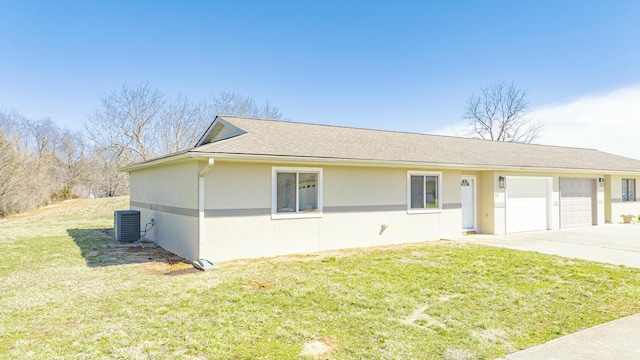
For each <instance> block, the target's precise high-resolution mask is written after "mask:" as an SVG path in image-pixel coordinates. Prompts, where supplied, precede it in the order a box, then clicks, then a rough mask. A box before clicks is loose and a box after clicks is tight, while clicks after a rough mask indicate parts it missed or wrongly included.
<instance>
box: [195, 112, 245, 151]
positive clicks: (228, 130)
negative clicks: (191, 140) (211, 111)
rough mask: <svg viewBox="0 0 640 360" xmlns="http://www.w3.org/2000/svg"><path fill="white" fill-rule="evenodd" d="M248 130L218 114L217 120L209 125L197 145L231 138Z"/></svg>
mask: <svg viewBox="0 0 640 360" xmlns="http://www.w3.org/2000/svg"><path fill="white" fill-rule="evenodd" d="M245 133H246V132H245V131H244V130H242V129H240V128H238V127H236V126H233V125H232V124H230V123H228V122H227V121H225V120H223V119H222V118H221V117H219V116H217V117H216V118H215V120H213V122H212V123H211V125H209V127H208V128H207V131H205V133H204V135H202V137H200V140H198V143H197V144H196V147H198V146H202V145H204V144H210V143H214V142H216V141H220V140H224V139H229V138H232V137H235V136H239V135H242V134H245Z"/></svg>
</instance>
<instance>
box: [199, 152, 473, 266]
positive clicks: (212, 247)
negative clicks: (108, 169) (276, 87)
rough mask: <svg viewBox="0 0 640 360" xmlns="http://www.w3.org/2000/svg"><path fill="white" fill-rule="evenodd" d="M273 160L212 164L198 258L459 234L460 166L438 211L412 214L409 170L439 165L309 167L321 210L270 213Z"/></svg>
mask: <svg viewBox="0 0 640 360" xmlns="http://www.w3.org/2000/svg"><path fill="white" fill-rule="evenodd" d="M274 166H285V165H283V164H276V163H273V164H272V163H243V162H228V161H217V162H216V164H215V165H214V167H213V168H212V169H211V170H210V172H209V173H208V174H207V175H206V177H205V189H206V191H205V193H206V195H205V219H204V229H205V231H204V241H203V244H202V249H201V250H202V256H204V257H206V258H208V259H211V260H215V261H222V260H229V259H235V258H250V257H261V256H264V257H266V256H275V255H281V254H291V253H305V252H314V251H320V250H328V249H339V248H353V247H363V246H375V245H386V244H398V243H405V242H416V241H429V240H438V239H441V238H453V237H457V236H459V235H460V228H461V218H460V217H461V212H460V174H461V172H460V171H443V172H442V178H441V181H442V194H440V197H441V199H440V200H441V202H442V204H443V209H442V210H441V211H436V212H433V213H419V214H409V213H408V212H407V171H409V170H416V171H432V172H440V171H439V170H438V169H413V168H411V169H410V168H383V167H357V166H334V165H327V166H318V165H311V166H308V167H312V168H321V169H322V173H323V186H324V187H323V191H322V198H323V210H324V212H323V214H322V216H321V217H315V218H304V219H272V218H271V196H272V188H271V176H272V168H273V167H274ZM296 167H303V168H304V167H305V166H296Z"/></svg>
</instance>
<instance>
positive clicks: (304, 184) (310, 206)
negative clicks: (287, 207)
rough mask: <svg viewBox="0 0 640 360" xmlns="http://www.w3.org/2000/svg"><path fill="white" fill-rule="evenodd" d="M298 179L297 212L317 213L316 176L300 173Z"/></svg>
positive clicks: (315, 174) (314, 174)
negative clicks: (298, 198)
mask: <svg viewBox="0 0 640 360" xmlns="http://www.w3.org/2000/svg"><path fill="white" fill-rule="evenodd" d="M298 178H299V183H298V196H299V197H300V200H299V201H300V202H299V206H298V209H299V211H305V212H314V211H318V174H317V173H310V174H305V173H300V174H299V175H298Z"/></svg>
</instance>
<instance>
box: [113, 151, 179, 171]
mask: <svg viewBox="0 0 640 360" xmlns="http://www.w3.org/2000/svg"><path fill="white" fill-rule="evenodd" d="M185 159H187V160H188V159H191V157H190V156H189V154H188V153H183V154H178V155H173V156H167V157H162V158H158V159H155V160H150V161H145V162H141V163H136V164H131V165H127V166H125V167H122V168H120V169H119V171H120V172H131V171H135V170H140V169H145V168H149V167H154V166H158V165H164V164H167V163H172V162H177V161H181V160H185Z"/></svg>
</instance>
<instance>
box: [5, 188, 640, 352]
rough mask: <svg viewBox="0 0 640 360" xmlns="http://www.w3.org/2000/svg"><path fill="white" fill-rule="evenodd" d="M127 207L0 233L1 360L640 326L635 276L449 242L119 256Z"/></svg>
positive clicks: (113, 204)
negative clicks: (216, 262) (116, 224)
mask: <svg viewBox="0 0 640 360" xmlns="http://www.w3.org/2000/svg"><path fill="white" fill-rule="evenodd" d="M127 202H128V199H127V198H118V199H99V200H71V201H67V202H64V203H62V204H60V205H57V206H53V207H49V208H46V209H41V210H38V211H36V212H33V213H30V214H26V215H21V216H18V217H12V218H9V219H5V220H0V294H1V296H0V358H21V359H30V358H32V359H53V358H65V359H67V358H72V359H73V358H78V359H88V358H91V359H93V358H124V359H160V358H163V359H164V358H177V359H209V358H214V359H255V358H265V359H282V358H287V359H290V358H293V359H296V358H301V359H305V358H307V359H309V358H314V357H315V358H322V359H362V358H365V359H409V358H412V359H419V358H424V359H476V358H480V359H491V358H497V357H500V356H503V355H505V354H508V353H511V352H514V351H516V350H518V349H523V348H527V347H530V346H533V345H537V344H540V343H544V342H546V341H549V340H551V339H554V338H557V337H559V336H562V335H566V334H570V333H573V332H576V331H578V330H581V329H584V328H587V327H591V326H594V325H596V324H601V323H604V322H607V321H610V320H613V319H616V318H620V317H623V316H627V315H631V314H635V313H638V312H640V271H639V270H635V269H630V268H625V267H622V266H612V265H606V264H599V263H593V262H587V261H580V260H569V259H564V258H560V257H555V256H548V255H542V254H537V253H531V252H520V251H515V250H506V249H497V248H490V247H483V246H473V245H463V244H457V243H451V242H437V243H425V244H418V245H402V246H393V247H384V248H370V249H360V250H348V251H347V250H345V251H334V252H327V253H321V254H314V255H307V256H289V257H280V258H275V259H259V260H247V261H235V262H227V263H223V264H221V265H222V269H220V270H216V271H211V272H206V273H205V272H194V271H192V270H190V267H189V266H188V265H187V264H185V263H182V262H181V261H180V259H179V258H176V257H175V256H171V255H170V254H166V253H164V252H163V251H161V250H159V249H155V248H151V247H145V248H139V249H129V250H122V249H120V250H118V249H111V248H109V247H107V246H106V244H108V243H109V242H111V241H113V240H112V239H111V238H109V237H108V236H107V235H105V234H104V233H102V232H100V231H98V230H93V229H97V228H105V227H111V226H113V210H114V209H116V208H124V207H126V206H127Z"/></svg>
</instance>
